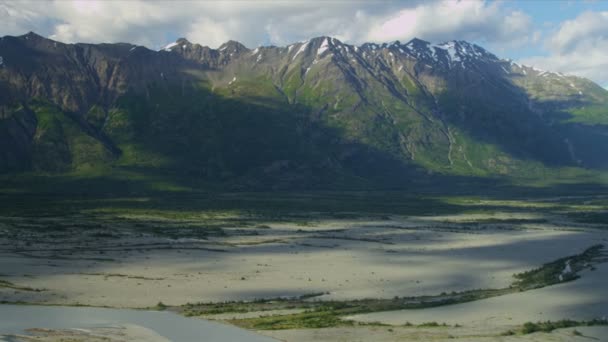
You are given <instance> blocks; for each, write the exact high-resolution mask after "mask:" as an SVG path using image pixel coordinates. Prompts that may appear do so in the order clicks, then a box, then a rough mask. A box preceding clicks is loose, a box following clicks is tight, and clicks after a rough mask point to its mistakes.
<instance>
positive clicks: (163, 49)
mask: <svg viewBox="0 0 608 342" xmlns="http://www.w3.org/2000/svg"><path fill="white" fill-rule="evenodd" d="M178 44H179V43H177V42H173V43H170V44H167V45H165V46H164V47H163V48H162V49H160V50H159V51H171V48H173V47H174V46H177V45H178Z"/></svg>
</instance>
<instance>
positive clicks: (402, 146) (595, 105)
mask: <svg viewBox="0 0 608 342" xmlns="http://www.w3.org/2000/svg"><path fill="white" fill-rule="evenodd" d="M0 56H1V58H2V59H1V61H2V63H1V65H0V115H1V116H0V118H1V119H0V142H1V144H0V170H1V171H3V172H20V171H26V170H30V171H44V172H67V171H71V172H79V171H83V170H89V169H108V168H128V169H137V170H143V172H153V171H158V170H164V171H163V172H166V173H170V174H175V175H177V176H179V177H183V176H187V177H191V178H196V179H205V180H211V181H222V182H235V183H238V184H241V185H243V186H273V187H294V186H296V187H309V186H314V185H316V184H328V183H333V184H335V183H338V182H339V183H341V184H355V183H356V184H367V185H369V186H405V185H408V184H411V183H412V182H413V181H415V179H416V177H420V176H421V175H425V174H429V173H435V174H443V175H458V176H476V177H485V176H498V175H522V174H526V175H534V174H539V175H540V174H541V172H544V171H543V170H547V169H560V168H563V167H585V168H595V169H604V168H606V167H607V166H608V155H606V154H605V153H604V151H605V150H606V148H607V147H608V130H607V125H608V114H606V113H607V112H606V109H607V108H608V92H607V91H606V90H604V89H603V88H601V87H599V86H598V85H596V84H594V83H593V82H591V81H589V80H586V79H583V78H579V77H574V76H566V75H563V74H561V73H553V72H549V71H542V70H538V69H535V68H532V67H528V66H523V65H519V64H517V63H514V62H512V61H509V60H504V59H500V58H498V57H497V56H495V55H494V54H492V53H490V52H488V51H486V50H485V49H483V48H482V47H480V46H478V45H475V44H472V43H468V42H466V41H450V42H444V43H441V44H432V43H429V42H426V41H423V40H420V39H413V40H411V41H409V42H407V43H405V44H403V43H401V42H399V41H395V42H391V43H384V44H375V43H366V44H362V45H360V46H355V45H350V44H345V43H343V42H341V41H339V40H338V39H335V38H332V37H317V38H313V39H310V40H307V41H304V42H298V43H294V44H291V45H288V46H284V47H274V46H265V47H257V48H255V49H248V48H247V47H245V46H244V45H242V44H240V43H238V42H235V41H229V42H226V43H224V44H222V45H221V46H220V47H219V48H218V49H212V48H209V47H206V46H201V45H199V44H193V43H191V42H189V41H188V40H187V39H185V38H180V39H178V40H177V41H176V42H174V43H171V44H168V45H167V46H165V47H164V48H162V49H161V50H160V51H152V50H149V49H146V48H144V47H140V46H135V45H131V44H63V43H59V42H55V41H52V40H49V39H46V38H43V37H40V36H38V35H36V34H34V33H28V34H26V35H23V36H19V37H11V36H5V37H3V38H1V39H0Z"/></svg>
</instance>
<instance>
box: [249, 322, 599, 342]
mask: <svg viewBox="0 0 608 342" xmlns="http://www.w3.org/2000/svg"><path fill="white" fill-rule="evenodd" d="M574 331H576V332H577V333H576V334H575V333H574ZM260 333H263V334H265V335H268V336H271V337H274V338H277V339H279V340H282V341H290V342H307V341H317V342H368V341H374V342H394V341H402V342H403V341H444V342H448V341H449V342H453V341H473V342H589V341H608V327H577V328H567V329H559V330H555V331H552V332H551V333H534V334H528V335H513V336H500V334H497V333H496V332H495V331H493V330H491V329H484V328H479V327H478V328H471V327H462V328H407V327H365V326H360V327H348V328H327V329H293V330H277V331H261V332H260ZM579 333H580V334H579Z"/></svg>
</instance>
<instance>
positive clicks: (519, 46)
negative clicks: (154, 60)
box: [0, 0, 608, 87]
mask: <svg viewBox="0 0 608 342" xmlns="http://www.w3.org/2000/svg"><path fill="white" fill-rule="evenodd" d="M28 31H34V32H36V33H38V34H41V35H43V36H47V37H49V38H52V39H55V40H59V41H62V42H67V43H72V42H93V43H98V42H131V43H135V44H140V45H145V46H147V47H149V48H152V49H158V48H160V47H161V46H163V45H165V44H167V43H168V42H172V41H174V40H175V39H176V38H178V37H186V38H188V40H190V41H191V42H194V43H200V44H203V45H208V46H211V47H217V46H219V45H220V44H221V43H223V42H225V41H227V40H229V39H233V40H238V41H240V42H242V43H244V44H245V45H247V46H248V47H255V46H258V45H270V44H272V45H285V44H289V43H291V42H295V41H300V40H305V39H308V38H311V37H316V36H321V35H326V36H333V37H336V38H338V39H341V40H343V41H345V42H348V43H354V44H359V43H362V42H388V41H392V40H400V41H402V42H406V41H408V40H410V39H412V38H414V37H418V38H421V39H425V40H429V41H432V42H441V41H446V40H452V39H459V40H468V41H472V42H475V43H478V44H480V45H482V46H484V47H486V48H487V49H488V50H490V51H492V52H494V53H495V54H497V55H498V56H500V57H504V58H511V59H514V60H516V61H519V62H522V63H524V64H527V65H534V66H536V67H538V68H541V69H546V70H554V71H561V72H565V73H571V74H575V75H580V76H584V77H588V78H591V79H593V80H594V81H596V82H598V83H600V84H601V85H603V86H605V87H608V58H606V56H608V1H601V0H600V1H565V0H564V1H551V0H542V1H521V2H518V1H483V0H462V1H455V0H454V1H453V0H436V1H417V0H409V1H391V0H387V1H381V0H374V1H347V0H343V1H327V0H326V1H321V0H307V1H296V0H289V1H287V0H275V1H253V0H243V1H216V2H213V1H173V2H162V1H141V0H133V1H128V0H117V1H112V0H101V1H95V0H88V1H87V0H80V1H68V0H56V1H31V2H28V1H6V0H0V36H3V35H20V34H24V33H26V32H28Z"/></svg>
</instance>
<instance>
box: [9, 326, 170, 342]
mask: <svg viewBox="0 0 608 342" xmlns="http://www.w3.org/2000/svg"><path fill="white" fill-rule="evenodd" d="M0 341H19V342H34V341H39V342H62V341H70V342H79V341H82V342H85V341H90V342H170V340H168V339H166V338H164V337H162V336H160V335H158V334H157V333H155V332H154V331H152V330H150V329H147V328H144V327H141V326H138V325H133V324H125V325H121V326H113V327H100V328H91V329H62V330H53V329H29V330H28V334H27V335H10V336H4V337H2V336H0Z"/></svg>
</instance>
